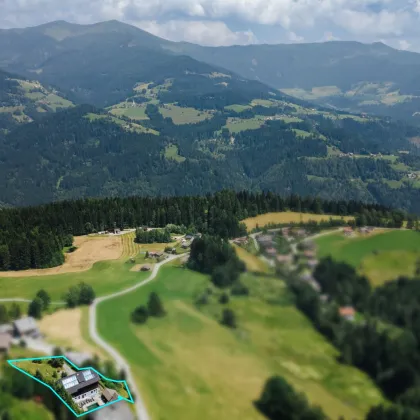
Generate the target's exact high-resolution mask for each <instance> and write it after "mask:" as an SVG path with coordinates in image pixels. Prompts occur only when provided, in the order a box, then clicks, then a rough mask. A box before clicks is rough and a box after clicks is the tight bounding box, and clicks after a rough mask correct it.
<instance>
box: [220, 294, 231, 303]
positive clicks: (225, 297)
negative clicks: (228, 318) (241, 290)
mask: <svg viewBox="0 0 420 420" xmlns="http://www.w3.org/2000/svg"><path fill="white" fill-rule="evenodd" d="M229 300H230V298H229V295H228V294H227V293H223V294H222V295H220V298H219V303H221V304H222V305H226V304H228V303H229Z"/></svg>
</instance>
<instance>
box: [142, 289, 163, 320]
mask: <svg viewBox="0 0 420 420" xmlns="http://www.w3.org/2000/svg"><path fill="white" fill-rule="evenodd" d="M147 312H148V314H149V315H150V316H155V317H162V316H165V315H166V312H165V310H164V308H163V304H162V302H161V300H160V297H159V295H158V294H157V293H156V292H152V293H150V296H149V300H148V302H147Z"/></svg>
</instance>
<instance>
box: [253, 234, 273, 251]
mask: <svg viewBox="0 0 420 420" xmlns="http://www.w3.org/2000/svg"><path fill="white" fill-rule="evenodd" d="M257 241H258V242H259V243H260V244H261V246H263V247H264V248H269V247H272V246H273V245H274V238H273V236H271V235H260V236H257Z"/></svg>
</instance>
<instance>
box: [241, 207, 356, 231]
mask: <svg viewBox="0 0 420 420" xmlns="http://www.w3.org/2000/svg"><path fill="white" fill-rule="evenodd" d="M330 217H332V218H334V219H341V216H330V215H328V214H310V213H297V212H292V211H285V212H279V213H266V214H261V215H259V216H256V217H249V218H248V219H245V220H243V222H244V223H245V224H246V227H247V229H248V230H251V229H254V228H255V227H256V225H258V226H259V227H263V226H266V225H268V224H269V223H300V222H308V221H309V220H316V221H320V220H329V219H330ZM344 219H345V220H352V219H353V217H344Z"/></svg>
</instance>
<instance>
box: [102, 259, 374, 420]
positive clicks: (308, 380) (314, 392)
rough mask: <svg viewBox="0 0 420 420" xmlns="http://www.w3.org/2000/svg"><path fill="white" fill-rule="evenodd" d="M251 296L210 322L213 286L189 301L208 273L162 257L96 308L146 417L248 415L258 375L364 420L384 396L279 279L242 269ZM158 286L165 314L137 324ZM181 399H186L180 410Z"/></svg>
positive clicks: (217, 308) (332, 412) (215, 308)
mask: <svg viewBox="0 0 420 420" xmlns="http://www.w3.org/2000/svg"><path fill="white" fill-rule="evenodd" d="M243 282H244V283H246V285H247V286H248V287H249V288H250V290H251V296H249V297H240V298H239V297H236V298H231V301H230V303H229V304H228V306H230V307H231V308H232V309H233V310H234V311H235V313H236V314H237V317H238V325H239V327H238V329H236V330H230V329H227V328H225V327H223V326H221V325H220V324H219V322H218V320H219V319H220V315H221V312H222V310H223V308H224V307H225V306H223V305H221V304H220V303H218V298H219V295H220V292H218V291H214V292H213V295H212V297H211V299H210V300H211V301H210V303H209V304H208V305H206V306H204V307H202V308H201V309H198V308H197V307H196V306H195V304H194V301H195V300H196V298H197V296H199V295H200V294H201V293H202V292H203V291H204V290H205V289H206V288H208V287H210V282H209V279H208V277H206V276H204V275H201V274H199V273H195V272H192V271H190V270H187V269H185V268H183V267H181V266H177V265H172V266H170V265H168V266H165V267H163V268H162V269H161V271H160V272H159V275H158V277H157V279H156V280H155V281H153V282H151V283H149V284H147V285H145V286H144V287H143V288H140V289H138V290H137V291H135V292H133V293H130V294H128V295H124V296H121V297H119V298H116V299H112V300H110V301H106V302H103V303H101V304H100V305H99V306H98V329H99V332H100V334H101V336H103V337H104V339H105V340H107V341H108V342H109V343H111V344H112V345H113V346H114V347H115V348H116V349H117V350H118V351H119V352H121V354H122V355H123V356H124V357H125V358H126V359H127V361H128V362H129V363H130V366H131V367H132V369H133V373H134V376H135V378H136V381H137V383H138V386H139V389H140V390H141V392H142V396H143V397H144V399H145V402H146V405H147V407H148V410H149V412H150V414H151V416H152V418H155V419H160V420H166V419H175V418H182V419H184V420H196V419H197V418H200V419H201V420H219V419H221V418H226V419H229V420H248V419H249V420H250V419H260V420H263V417H262V416H261V415H260V414H259V413H258V412H257V411H256V410H255V408H254V406H253V401H255V400H256V399H257V398H258V397H259V395H260V392H261V389H262V387H263V384H264V382H265V380H266V379H267V378H268V377H270V376H271V375H273V374H281V375H283V376H284V377H285V378H286V379H287V380H288V381H289V382H290V383H291V384H293V385H294V386H295V387H296V388H297V389H299V390H300V391H302V392H305V393H306V395H307V396H308V398H309V399H310V400H311V401H312V402H313V403H316V404H319V405H321V406H322V407H323V408H324V410H325V411H326V412H327V413H328V415H329V416H331V418H334V419H336V418H338V417H339V416H340V415H343V416H344V417H345V418H352V419H362V418H363V416H364V414H365V413H366V412H367V411H368V409H369V407H370V406H372V405H375V404H377V403H379V402H381V401H382V397H381V395H380V392H379V391H378V390H377V389H376V388H375V386H374V385H373V383H372V381H371V380H370V379H369V378H367V377H366V376H365V375H364V374H363V373H361V372H360V371H358V370H357V369H354V368H352V367H349V366H344V365H341V364H339V363H338V362H337V360H336V358H337V351H336V350H335V349H334V348H333V347H332V346H331V345H330V344H329V343H328V342H327V341H326V340H325V339H324V338H323V337H322V336H321V335H320V334H318V333H317V332H316V331H315V330H314V329H313V327H312V325H311V323H310V322H309V321H308V320H307V319H306V318H305V317H304V316H303V315H302V314H301V313H300V312H299V311H298V310H297V309H296V308H295V306H294V304H293V300H292V298H291V296H290V295H289V293H288V291H287V289H286V288H285V285H284V284H283V282H282V281H280V280H278V279H275V278H270V277H267V276H263V275H262V276H257V275H252V274H245V275H244V277H243ZM152 291H155V292H157V293H158V294H159V296H160V297H161V299H162V302H163V304H164V307H165V310H166V312H167V315H166V316H165V317H163V318H159V319H149V320H148V321H147V323H146V324H144V325H140V326H136V325H134V324H132V323H131V322H130V313H131V312H132V311H133V310H134V308H135V307H136V306H138V305H142V304H145V303H146V302H147V298H148V295H149V293H150V292H152ZM185 407H188V409H187V410H186V409H185Z"/></svg>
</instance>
